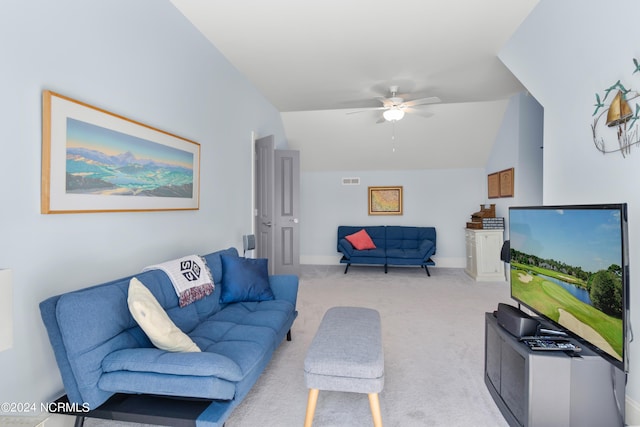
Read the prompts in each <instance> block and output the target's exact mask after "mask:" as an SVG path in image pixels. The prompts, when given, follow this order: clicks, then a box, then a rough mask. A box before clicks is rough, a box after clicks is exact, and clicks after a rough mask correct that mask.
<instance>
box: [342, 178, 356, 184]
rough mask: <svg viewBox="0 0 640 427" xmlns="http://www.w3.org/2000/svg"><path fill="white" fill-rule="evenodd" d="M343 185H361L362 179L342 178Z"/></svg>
mask: <svg viewBox="0 0 640 427" xmlns="http://www.w3.org/2000/svg"><path fill="white" fill-rule="evenodd" d="M342 185H360V178H359V177H356V178H342Z"/></svg>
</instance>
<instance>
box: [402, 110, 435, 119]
mask: <svg viewBox="0 0 640 427" xmlns="http://www.w3.org/2000/svg"><path fill="white" fill-rule="evenodd" d="M404 111H405V112H406V113H409V114H411V115H416V116H420V117H433V116H434V115H435V114H433V113H432V112H431V111H424V110H420V109H417V108H407V109H405V110H404Z"/></svg>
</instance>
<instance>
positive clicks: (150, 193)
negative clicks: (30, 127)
mask: <svg viewBox="0 0 640 427" xmlns="http://www.w3.org/2000/svg"><path fill="white" fill-rule="evenodd" d="M42 98H43V99H42V105H43V109H42V189H41V212H42V213H43V214H52V213H88V212H127V211H159V210H195V209H198V208H199V192H200V144H198V143H196V142H193V141H190V140H188V139H185V138H181V137H179V136H176V135H172V134H170V133H168V132H164V131H161V130H158V129H155V128H153V127H151V126H147V125H145V124H142V123H139V122H136V121H133V120H130V119H127V118H125V117H122V116H119V115H117V114H114V113H110V112H108V111H105V110H102V109H100V108H97V107H93V106H90V105H88V104H85V103H82V102H79V101H76V100H74V99H71V98H68V97H66V96H62V95H59V94H57V93H54V92H51V91H48V90H45V91H43V96H42Z"/></svg>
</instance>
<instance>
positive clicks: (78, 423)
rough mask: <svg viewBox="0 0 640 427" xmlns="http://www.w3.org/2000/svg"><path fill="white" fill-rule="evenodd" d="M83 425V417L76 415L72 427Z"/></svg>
mask: <svg viewBox="0 0 640 427" xmlns="http://www.w3.org/2000/svg"><path fill="white" fill-rule="evenodd" d="M83 425H84V417H83V416H82V415H76V421H75V422H74V423H73V427H82V426H83Z"/></svg>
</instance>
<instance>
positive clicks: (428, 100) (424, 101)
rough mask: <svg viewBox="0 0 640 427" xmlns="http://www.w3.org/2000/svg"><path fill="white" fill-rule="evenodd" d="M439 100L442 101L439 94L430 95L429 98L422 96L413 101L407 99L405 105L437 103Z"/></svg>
mask: <svg viewBox="0 0 640 427" xmlns="http://www.w3.org/2000/svg"><path fill="white" fill-rule="evenodd" d="M438 102H442V100H441V99H440V98H438V97H437V96H430V97H428V98H420V99H414V100H413V101H407V102H405V103H403V105H404V106H405V107H415V106H417V105H427V104H436V103H438Z"/></svg>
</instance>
